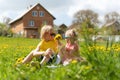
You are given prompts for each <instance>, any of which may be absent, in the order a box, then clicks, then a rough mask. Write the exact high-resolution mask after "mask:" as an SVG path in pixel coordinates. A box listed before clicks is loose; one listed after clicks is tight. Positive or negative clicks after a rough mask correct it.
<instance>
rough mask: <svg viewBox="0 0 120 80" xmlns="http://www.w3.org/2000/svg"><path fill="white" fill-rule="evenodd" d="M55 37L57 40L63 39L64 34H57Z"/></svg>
mask: <svg viewBox="0 0 120 80" xmlns="http://www.w3.org/2000/svg"><path fill="white" fill-rule="evenodd" d="M54 39H55V40H60V39H62V36H61V35H60V34H57V35H56V36H55V38H54Z"/></svg>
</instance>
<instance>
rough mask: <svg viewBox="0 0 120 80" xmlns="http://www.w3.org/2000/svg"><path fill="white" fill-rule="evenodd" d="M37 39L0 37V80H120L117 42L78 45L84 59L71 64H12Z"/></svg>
mask: <svg viewBox="0 0 120 80" xmlns="http://www.w3.org/2000/svg"><path fill="white" fill-rule="evenodd" d="M39 41H40V40H39V39H26V38H6V37H0V80H120V76H119V75H120V44H119V43H114V42H112V43H111V42H109V43H108V42H104V44H102V45H99V43H98V44H96V45H88V44H86V42H85V43H84V42H82V43H81V45H80V48H81V56H82V57H84V58H85V59H86V61H87V62H79V63H71V64H69V65H67V66H62V65H58V67H57V68H47V67H46V66H43V67H42V68H35V67H31V66H30V65H29V64H27V65H20V66H15V63H16V59H18V58H22V57H25V56H26V55H27V54H28V53H29V52H30V51H31V50H33V49H34V48H35V47H36V45H37V44H38V43H39Z"/></svg>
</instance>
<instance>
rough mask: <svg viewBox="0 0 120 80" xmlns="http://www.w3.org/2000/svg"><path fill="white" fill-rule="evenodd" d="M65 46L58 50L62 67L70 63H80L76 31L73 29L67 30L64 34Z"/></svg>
mask: <svg viewBox="0 0 120 80" xmlns="http://www.w3.org/2000/svg"><path fill="white" fill-rule="evenodd" d="M65 38H66V45H65V47H62V48H61V49H60V50H59V54H58V55H59V56H60V58H61V61H62V63H63V65H66V64H68V63H70V62H72V61H80V60H82V58H81V57H80V52H79V45H78V41H77V34H76V31H75V30H73V29H70V30H67V31H66V33H65Z"/></svg>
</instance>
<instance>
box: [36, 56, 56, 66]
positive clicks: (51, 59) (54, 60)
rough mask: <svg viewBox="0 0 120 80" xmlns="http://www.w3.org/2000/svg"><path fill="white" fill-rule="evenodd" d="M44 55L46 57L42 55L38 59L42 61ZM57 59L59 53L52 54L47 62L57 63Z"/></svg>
mask: <svg viewBox="0 0 120 80" xmlns="http://www.w3.org/2000/svg"><path fill="white" fill-rule="evenodd" d="M43 57H44V56H40V57H39V58H37V59H36V60H37V61H39V62H40V61H42V59H43ZM56 59H57V55H56V54H54V55H52V56H51V58H50V59H49V61H48V62H47V64H52V63H55V62H56Z"/></svg>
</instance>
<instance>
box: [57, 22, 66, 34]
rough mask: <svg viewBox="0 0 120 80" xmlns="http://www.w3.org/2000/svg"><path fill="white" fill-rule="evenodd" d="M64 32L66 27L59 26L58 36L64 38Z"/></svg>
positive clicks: (63, 25)
mask: <svg viewBox="0 0 120 80" xmlns="http://www.w3.org/2000/svg"><path fill="white" fill-rule="evenodd" d="M66 30H67V26H66V25H65V24H61V25H60V26H59V28H58V34H61V35H62V36H64V34H65V31H66Z"/></svg>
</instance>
